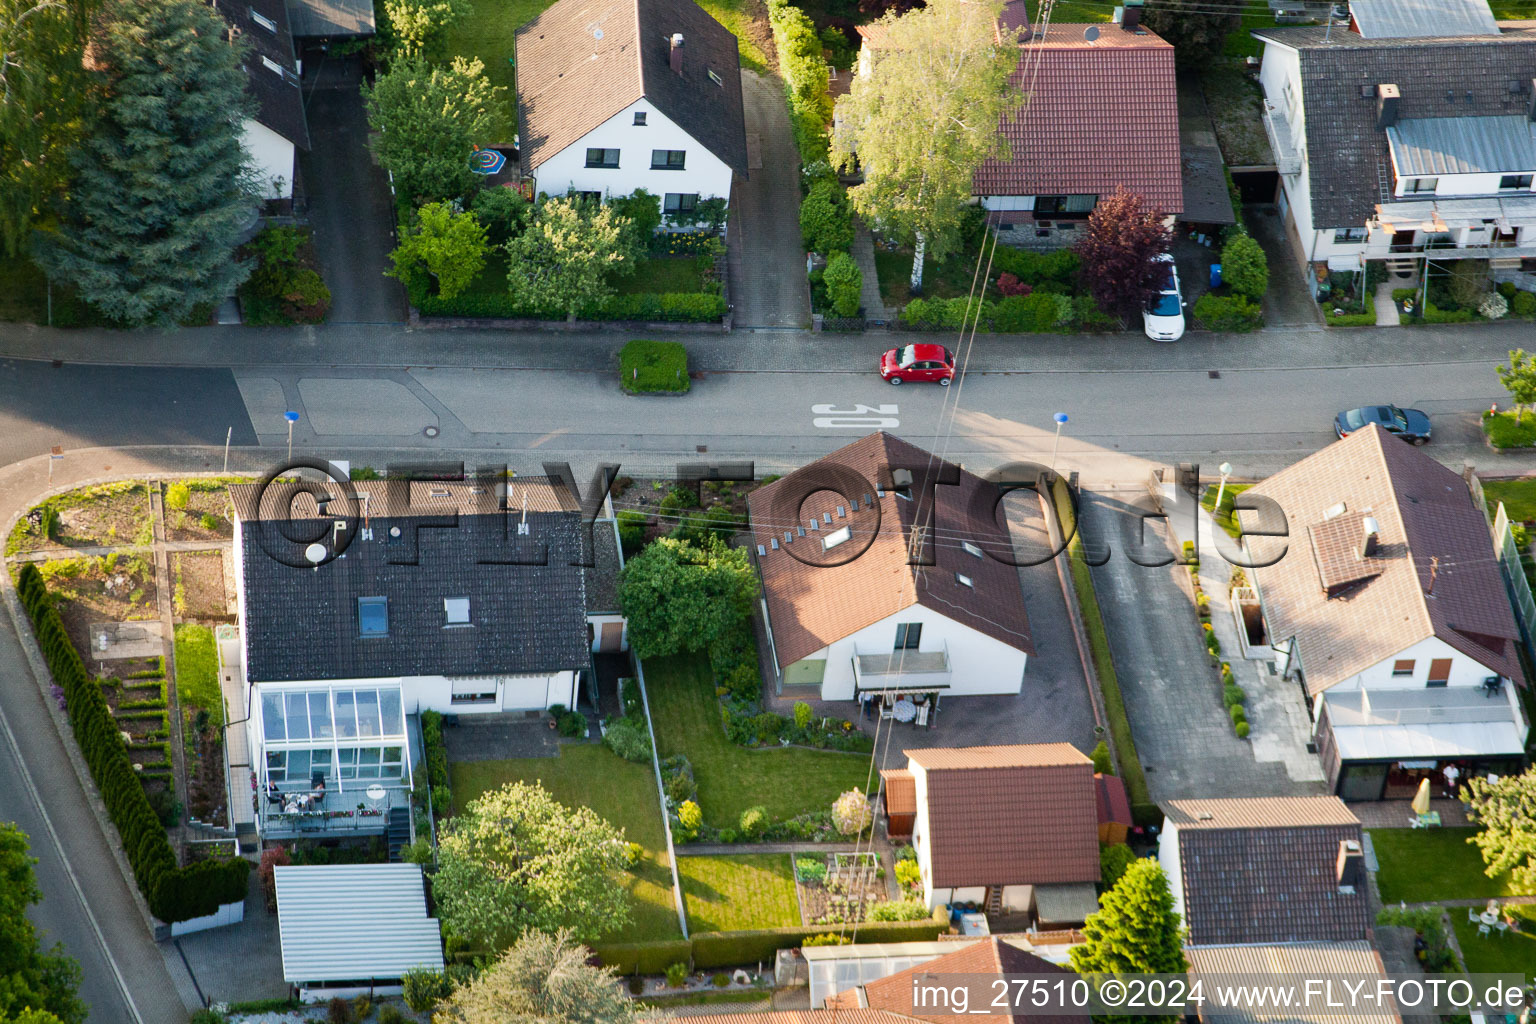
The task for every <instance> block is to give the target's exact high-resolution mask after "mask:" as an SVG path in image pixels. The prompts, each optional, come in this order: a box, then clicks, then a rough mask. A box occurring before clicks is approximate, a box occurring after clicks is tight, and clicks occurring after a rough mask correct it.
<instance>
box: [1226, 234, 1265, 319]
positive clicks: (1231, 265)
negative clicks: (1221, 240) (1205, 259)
mask: <svg viewBox="0 0 1536 1024" xmlns="http://www.w3.org/2000/svg"><path fill="white" fill-rule="evenodd" d="M1221 278H1222V280H1223V281H1225V282H1227V286H1228V287H1230V288H1231V289H1232V290H1233V291H1234V292H1237V293H1238V294H1239V295H1246V296H1247V297H1248V298H1250V299H1252V300H1253V301H1255V302H1258V301H1259V300H1260V299H1262V298H1263V297H1264V293H1265V292H1266V291H1268V290H1269V259H1268V258H1267V257H1266V256H1265V255H1264V248H1263V246H1261V245H1259V243H1258V242H1257V241H1256V240H1255V239H1254V237H1253V236H1252V235H1250V234H1248V233H1247V232H1243V233H1241V234H1236V235H1233V236H1232V239H1231V240H1230V241H1229V242H1227V244H1226V245H1224V246H1222V249H1221Z"/></svg>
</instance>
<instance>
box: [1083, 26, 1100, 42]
mask: <svg viewBox="0 0 1536 1024" xmlns="http://www.w3.org/2000/svg"><path fill="white" fill-rule="evenodd" d="M1083 38H1084V39H1086V40H1087V41H1088V42H1090V43H1091V42H1093V41H1094V40H1095V39H1097V38H1099V26H1097V25H1089V26H1088V27H1087V28H1085V29H1083Z"/></svg>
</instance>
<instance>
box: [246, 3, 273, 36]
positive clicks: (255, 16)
mask: <svg viewBox="0 0 1536 1024" xmlns="http://www.w3.org/2000/svg"><path fill="white" fill-rule="evenodd" d="M250 11H251V20H252V21H254V22H255V23H256V24H258V25H260V26H261V27H262V28H264V29H266V30H267V31H268V32H276V31H277V22H275V21H273V20H272V19H271V18H269V17H267V16H266V15H265V14H262V13H260V12H259V11H257V10H256V8H254V7H252V8H251V9H250Z"/></svg>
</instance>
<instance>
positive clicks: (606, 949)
mask: <svg viewBox="0 0 1536 1024" xmlns="http://www.w3.org/2000/svg"><path fill="white" fill-rule="evenodd" d="M592 952H593V953H594V954H595V955H596V956H597V958H598V959H599V960H601V961H602V962H603V963H604V964H606V965H607V966H609V967H612V968H613V969H614V970H616V971H618V972H619V973H620V974H664V973H666V970H667V968H668V967H671V966H672V965H673V964H676V963H687V962H688V958H689V957H690V956H692V955H693V943H691V942H689V941H688V940H687V939H672V940H662V941H659V942H610V943H605V944H602V945H597V946H593V947H592Z"/></svg>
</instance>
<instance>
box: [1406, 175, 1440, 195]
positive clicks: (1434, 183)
mask: <svg viewBox="0 0 1536 1024" xmlns="http://www.w3.org/2000/svg"><path fill="white" fill-rule="evenodd" d="M1439 187H1440V179H1439V178H1404V179H1403V194H1404V195H1413V194H1414V193H1415V192H1433V191H1434V190H1435V189H1437V188H1439Z"/></svg>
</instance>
